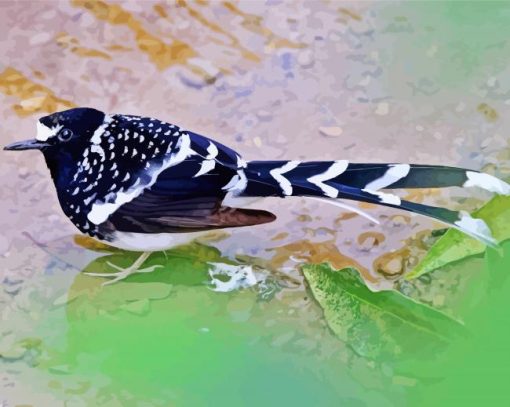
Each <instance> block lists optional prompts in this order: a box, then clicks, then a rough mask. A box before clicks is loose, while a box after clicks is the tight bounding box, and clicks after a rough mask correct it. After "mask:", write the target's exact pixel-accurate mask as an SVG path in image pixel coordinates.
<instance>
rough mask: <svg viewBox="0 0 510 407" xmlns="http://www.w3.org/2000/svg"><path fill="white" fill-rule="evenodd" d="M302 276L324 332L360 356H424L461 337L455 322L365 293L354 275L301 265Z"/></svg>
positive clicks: (387, 294) (402, 299)
mask: <svg viewBox="0 0 510 407" xmlns="http://www.w3.org/2000/svg"><path fill="white" fill-rule="evenodd" d="M303 272H304V275H305V277H306V279H307V281H308V284H309V286H310V289H311V291H312V293H313V295H314V297H315V299H316V300H317V301H318V303H319V304H320V305H321V307H322V308H323V310H324V317H325V319H326V321H327V323H328V325H329V327H330V328H331V329H332V331H333V332H334V333H335V334H336V335H337V336H338V337H339V338H340V339H341V340H342V341H344V342H346V343H347V344H349V345H350V346H351V347H352V348H353V350H354V351H356V352H357V353H358V354H360V355H362V356H365V357H370V358H373V359H381V358H384V357H386V356H395V355H402V354H403V353H407V352H409V351H411V352H413V353H414V354H416V350H420V352H419V353H420V354H421V355H425V353H424V352H423V351H424V350H425V349H427V348H428V349H430V348H431V347H435V345H438V344H439V343H444V342H448V341H450V340H451V339H453V338H457V337H459V336H462V335H463V334H464V327H463V326H462V325H461V324H460V323H459V322H457V321H455V320H453V319H452V318H450V317H448V316H447V315H445V314H443V313H442V312H439V311H437V310H435V309H433V308H430V307H428V306H426V305H424V304H420V303H417V302H415V301H414V300H412V299H410V298H408V297H406V296H404V295H403V294H401V293H399V292H396V291H381V292H372V291H370V290H369V289H368V288H367V287H366V286H365V284H364V283H363V282H362V280H361V278H360V277H359V274H358V272H357V271H356V270H355V269H352V268H345V269H342V270H333V269H332V268H331V267H330V266H329V265H327V264H320V265H305V266H304V267H303ZM407 354H409V353H407Z"/></svg>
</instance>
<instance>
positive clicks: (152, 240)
mask: <svg viewBox="0 0 510 407" xmlns="http://www.w3.org/2000/svg"><path fill="white" fill-rule="evenodd" d="M203 234H204V232H191V233H128V232H118V231H117V232H115V234H114V237H113V240H112V241H111V242H109V244H111V245H112V246H115V247H117V248H119V249H123V250H131V251H137V252H141V251H147V252H157V251H160V250H166V249H170V248H172V247H175V246H179V245H183V244H187V243H190V242H191V241H193V240H194V239H196V238H198V237H200V236H202V235H203Z"/></svg>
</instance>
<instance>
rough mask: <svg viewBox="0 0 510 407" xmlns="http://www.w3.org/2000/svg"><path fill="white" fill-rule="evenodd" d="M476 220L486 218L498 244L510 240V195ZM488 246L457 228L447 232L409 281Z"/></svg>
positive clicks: (482, 210) (491, 204)
mask: <svg viewBox="0 0 510 407" xmlns="http://www.w3.org/2000/svg"><path fill="white" fill-rule="evenodd" d="M473 216H474V217H475V218H479V219H483V220H484V221H485V222H486V223H487V225H488V226H489V227H490V229H491V231H492V235H493V236H494V238H495V239H496V240H497V241H498V242H500V243H501V242H503V241H504V240H507V239H510V196H496V197H494V198H492V199H491V200H490V201H489V202H488V203H487V204H485V205H484V206H482V207H481V208H480V209H478V210H477V211H475V212H473ZM484 250H485V245H484V244H483V243H481V242H479V241H478V240H475V239H473V238H471V237H469V236H467V235H466V234H464V233H462V232H460V231H459V230H457V229H450V230H448V232H446V233H445V234H444V235H443V236H442V237H441V238H440V239H439V240H438V241H437V242H436V243H435V244H434V246H432V248H431V249H430V251H429V252H428V253H427V255H426V256H425V258H424V259H423V260H422V261H421V263H420V264H418V266H416V267H415V268H414V269H413V270H412V271H411V272H410V273H409V274H407V275H406V276H405V278H406V279H407V280H411V279H413V278H417V277H419V276H421V275H423V274H425V273H429V272H431V271H433V270H436V269H438V268H440V267H443V266H445V265H446V264H448V263H452V262H454V261H458V260H461V259H463V258H465V257H468V256H473V255H476V254H480V253H483V252H484Z"/></svg>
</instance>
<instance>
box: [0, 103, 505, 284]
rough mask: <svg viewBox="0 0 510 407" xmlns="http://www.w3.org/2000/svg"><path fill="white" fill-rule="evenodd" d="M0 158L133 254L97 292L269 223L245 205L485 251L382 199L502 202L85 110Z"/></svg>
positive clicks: (455, 179) (443, 173)
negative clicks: (337, 217) (396, 219)
mask: <svg viewBox="0 0 510 407" xmlns="http://www.w3.org/2000/svg"><path fill="white" fill-rule="evenodd" d="M4 150H10V151H21V150H39V151H41V152H42V153H43V155H44V159H45V161H46V164H47V167H48V168H49V171H50V174H51V177H52V179H53V183H54V185H55V189H56V192H57V197H58V201H59V203H60V206H61V208H62V210H63V212H64V214H65V215H66V216H67V217H68V218H69V219H70V220H71V221H72V222H73V223H74V225H75V226H76V227H77V228H78V229H79V230H80V231H81V232H82V233H84V234H87V235H89V236H91V237H92V238H95V239H97V240H99V241H102V242H105V243H107V244H109V245H111V246H114V247H117V248H120V249H123V250H128V251H136V252H141V253H142V254H141V255H140V257H139V258H138V259H137V260H136V261H135V262H134V263H133V264H132V265H131V266H129V267H127V268H121V267H119V266H117V265H114V264H111V263H110V265H111V266H112V267H113V268H115V269H116V270H117V272H112V273H89V274H90V275H93V276H103V277H110V278H111V280H108V281H107V282H106V283H105V284H111V283H113V282H116V281H119V280H122V279H124V278H126V277H128V276H130V275H132V274H134V273H137V272H139V273H140V272H141V273H143V272H151V271H154V270H156V269H157V268H158V267H159V266H150V267H145V268H143V267H142V266H143V264H144V262H145V261H146V260H147V258H148V257H149V256H150V254H151V253H152V252H154V251H161V250H166V249H169V248H171V247H174V246H177V245H180V244H183V243H186V242H189V241H190V240H192V239H194V238H196V237H197V236H199V235H200V234H201V233H204V231H209V230H212V229H222V228H234V227H245V226H254V225H260V224H264V223H268V222H272V221H274V220H275V219H276V216H275V215H274V214H273V213H271V212H269V211H266V210H262V209H249V208H243V207H242V206H246V202H247V201H249V200H250V199H260V198H264V197H270V196H272V197H281V198H288V197H293V196H304V197H310V198H312V199H319V200H325V201H328V202H330V203H333V204H335V205H338V206H340V207H344V208H348V209H351V210H353V211H355V212H357V213H359V214H361V215H364V216H366V217H368V218H369V219H370V220H372V221H374V222H377V221H376V220H375V219H374V218H372V217H371V216H370V215H368V214H364V213H363V212H361V211H360V209H358V208H356V207H353V206H350V205H348V204H346V203H344V200H351V201H352V200H353V201H359V202H368V203H371V204H377V205H382V206H386V207H391V208H397V209H401V210H404V211H408V212H412V213H416V214H419V215H424V216H427V217H430V218H433V219H436V220H438V221H440V222H442V223H444V224H446V225H447V226H449V227H453V228H456V229H459V230H461V231H462V232H464V233H466V234H467V235H469V236H472V237H474V238H475V239H478V240H479V241H482V242H483V243H485V244H486V245H488V246H496V245H497V242H496V240H495V239H494V237H493V236H492V234H491V231H490V229H489V227H488V226H487V224H486V223H485V222H484V221H483V220H482V219H478V218H474V217H471V216H470V215H469V214H468V213H467V212H465V211H454V210H450V209H447V208H443V207H434V206H429V205H425V204H420V203H415V202H411V201H407V200H404V199H402V198H400V197H399V196H398V195H396V194H395V193H392V192H391V191H389V192H388V190H392V189H398V188H442V187H452V186H457V187H466V188H467V187H479V188H482V189H485V190H487V191H489V192H492V193H496V194H501V195H510V185H509V184H508V183H506V182H504V181H503V180H501V179H499V178H497V177H495V176H493V175H490V174H486V173H482V172H478V171H475V170H468V169H464V168H458V167H450V166H440V165H422V164H405V163H381V164H377V163H376V164H373V163H353V162H350V161H348V160H346V159H339V160H331V161H299V160H259V161H245V160H244V159H243V158H242V157H241V155H240V154H238V153H237V152H236V151H234V150H233V149H231V148H229V147H227V146H225V145H223V144H221V143H219V142H217V141H214V140H213V139H211V138H208V137H205V136H203V135H200V134H198V133H194V132H192V131H189V130H186V129H184V128H182V127H180V126H178V125H175V124H171V123H168V122H165V121H162V120H158V119H155V118H151V117H145V116H136V115H128V114H108V113H104V112H102V111H100V110H97V109H94V108H90V107H78V108H73V109H69V110H65V111H60V112H55V113H52V114H49V115H47V116H44V117H42V118H40V119H39V120H38V121H37V123H36V137H35V139H30V140H25V141H19V142H15V143H12V144H9V145H7V146H5V147H4ZM340 200H342V201H340ZM238 206H239V207H238Z"/></svg>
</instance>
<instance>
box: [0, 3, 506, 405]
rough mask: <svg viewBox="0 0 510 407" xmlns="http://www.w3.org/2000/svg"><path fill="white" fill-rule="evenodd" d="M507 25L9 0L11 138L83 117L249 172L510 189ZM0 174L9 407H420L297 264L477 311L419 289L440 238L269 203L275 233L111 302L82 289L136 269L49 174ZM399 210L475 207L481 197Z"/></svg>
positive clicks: (404, 11)
mask: <svg viewBox="0 0 510 407" xmlns="http://www.w3.org/2000/svg"><path fill="white" fill-rule="evenodd" d="M509 19H510V6H509V5H508V3H505V2H501V3H491V2H369V1H366V2H340V1H327V0H316V1H294V2H290V1H288V2H285V1H277V0H267V1H262V0H261V1H255V0H251V1H250V0H241V1H203V0H196V1H191V0H190V1H184V0H182V1H168V2H161V1H156V2H153V1H123V2H116V1H105V2H103V1H81V0H73V1H6V0H2V1H0V20H1V24H0V33H1V36H0V38H1V40H0V53H1V55H2V58H1V60H0V114H1V116H2V131H1V134H0V141H1V144H2V145H5V144H7V143H10V142H12V141H15V140H19V139H25V138H31V137H34V135H35V122H36V120H37V119H38V118H39V117H41V116H44V115H46V114H48V113H52V112H55V111H59V110H64V109H68V108H70V107H74V106H89V107H94V108H97V109H100V110H103V111H106V112H111V113H125V114H136V115H147V116H152V117H155V118H158V119H161V120H165V121H168V122H171V123H175V124H178V125H180V126H183V127H185V128H188V129H190V130H192V131H195V132H198V133H201V134H203V135H206V136H208V137H211V138H214V139H215V140H218V141H220V142H222V143H224V144H226V145H228V146H230V147H232V148H233V149H235V150H237V151H238V152H239V153H241V154H242V155H243V158H245V159H246V160H262V159H300V160H305V159H306V160H320V159H326V160H327V159H348V160H350V161H353V162H405V163H407V162H410V163H423V164H442V165H452V166H462V167H467V168H471V169H475V170H483V171H485V172H488V173H490V174H493V175H496V176H499V177H501V178H508V176H509V174H510V143H509V137H508V130H509V127H510V122H509V119H508V118H507V115H506V112H507V111H508V109H509V108H510V68H509V65H508V58H507V55H508V54H509V52H510V42H509V40H508V38H510V36H509V34H510V32H509V31H510V28H509V25H508V21H510V20H509ZM0 177H1V183H0V197H1V199H0V211H1V212H0V227H1V230H2V233H1V234H0V317H1V319H2V322H1V323H0V406H2V407H3V406H11V405H12V406H14V405H34V406H50V405H51V406H60V405H62V406H73V407H74V406H81V405H91V406H96V405H97V406H103V405H104V406H117V405H120V406H123V405H127V406H131V405H134V406H152V405H162V406H167V405H217V404H220V403H221V404H226V405H243V404H244V405H260V404H261V403H266V404H268V403H269V404H270V405H278V404H283V403H293V404H295V405H311V404H313V405H338V404H341V405H356V406H358V405H360V406H361V405H365V404H366V405H408V404H407V403H408V402H409V397H410V396H409V389H413V388H415V387H417V386H419V384H420V383H421V382H420V378H417V377H414V376H413V375H409V374H407V373H406V374H404V373H401V372H397V370H398V369H396V368H395V367H394V365H393V364H392V363H393V362H394V359H393V358H389V359H385V360H384V362H381V361H379V362H377V363H376V362H374V361H373V359H372V358H370V357H367V354H366V353H364V351H363V349H364V347H363V337H362V335H361V336H356V335H355V334H353V335H352V336H353V337H354V336H355V337H356V343H353V342H352V341H350V339H347V340H345V338H344V340H343V341H341V340H339V339H338V337H337V336H338V332H336V334H337V335H336V336H335V335H334V334H333V333H332V332H331V329H330V328H331V323H328V321H326V320H325V319H324V318H323V310H322V309H321V307H320V306H319V305H318V304H317V302H316V301H315V300H314V299H313V296H311V295H310V291H309V287H308V286H307V284H306V283H305V281H304V277H303V273H302V272H301V270H300V266H301V265H303V264H308V263H314V264H316V263H321V262H329V263H330V264H331V266H332V267H333V268H334V269H342V268H345V267H353V268H355V269H356V270H358V271H359V274H360V275H361V277H362V279H363V281H364V283H365V284H366V285H367V286H368V287H369V288H370V290H371V291H381V290H390V289H395V290H399V291H400V292H404V293H406V294H408V295H410V296H411V297H413V298H416V299H420V300H421V301H423V302H424V303H426V304H427V305H430V306H433V307H435V308H437V309H439V310H441V311H442V312H443V311H444V312H445V313H447V314H448V315H451V316H453V317H455V318H461V315H460V314H461V313H460V311H458V309H456V308H455V306H456V305H458V304H459V303H463V304H464V303H466V302H468V303H470V304H471V305H469V306H466V307H468V308H469V309H472V308H473V307H474V305H473V304H472V301H471V300H469V301H468V300H465V299H463V298H464V297H461V296H459V295H460V294H459V293H456V289H458V288H459V287H464V285H463V283H461V282H460V280H461V279H462V278H464V277H466V276H467V277H469V276H478V275H479V272H480V270H481V269H483V267H484V266H483V264H482V261H481V260H479V259H478V260H476V261H475V262H474V263H473V262H472V263H470V264H469V265H464V266H463V267H462V268H461V269H458V270H457V271H452V272H451V273H450V274H447V273H443V274H441V271H440V273H439V274H437V273H435V274H434V275H433V276H432V280H434V278H435V279H436V280H439V281H441V284H440V285H438V286H433V287H431V286H430V280H431V278H430V277H429V276H427V277H428V280H427V279H423V280H422V281H420V282H418V283H415V285H413V286H412V287H411V286H405V285H402V284H401V283H402V276H404V275H405V274H406V273H407V272H409V271H410V270H411V269H412V268H413V267H414V266H416V265H417V264H418V263H419V262H420V260H421V259H422V258H423V256H424V255H425V253H426V252H427V250H428V249H429V248H430V247H431V245H432V243H433V242H434V240H435V239H436V238H437V237H434V233H432V230H435V229H440V228H441V227H442V226H441V225H440V224H437V223H435V222H432V221H430V220H428V219H425V218H421V217H415V216H410V215H409V214H408V213H404V212H401V211H398V210H392V209H388V208H378V207H374V206H371V205H359V206H360V208H361V209H363V210H365V211H367V212H368V213H369V214H371V215H372V216H374V217H376V218H377V219H378V220H379V221H380V225H376V224H374V223H370V222H369V221H368V220H366V219H365V218H362V217H360V216H357V215H355V214H352V213H348V212H346V211H343V210H340V209H339V208H337V207H334V206H331V205H326V204H322V203H319V202H317V201H312V200H306V199H301V198H293V199H286V200H281V199H278V198H274V199H267V200H265V201H263V202H258V203H257V207H260V208H263V209H268V210H270V211H273V212H274V213H276V214H277V215H278V220H277V221H276V222H274V223H272V224H268V225H262V226H257V227H252V228H249V229H246V230H243V229H239V230H235V231H228V230H227V231H225V232H221V233H214V234H211V235H210V236H208V238H207V239H206V241H201V242H198V243H195V244H192V245H189V246H186V247H184V248H181V249H179V250H177V251H176V252H172V253H168V254H167V255H166V257H165V256H163V254H161V255H157V256H159V257H157V258H155V259H154V260H153V261H155V262H157V261H160V262H167V263H165V264H166V265H167V266H168V267H167V270H165V272H162V273H159V274H158V275H155V276H143V278H141V277H140V278H139V277H138V276H137V277H135V278H133V280H130V281H128V282H123V283H119V284H118V285H115V286H111V287H108V288H103V287H101V282H102V281H103V280H102V279H99V278H91V277H86V276H84V275H82V274H81V273H80V272H81V271H83V270H84V269H89V270H90V269H94V270H100V271H103V269H104V267H105V265H104V257H105V256H106V257H108V258H109V259H111V258H112V256H113V258H116V257H115V256H117V257H118V259H122V258H126V257H129V254H121V253H118V252H115V251H112V250H110V249H109V248H107V247H103V246H101V245H97V244H95V243H93V242H91V241H89V240H87V239H85V238H82V237H76V236H75V234H76V233H77V231H76V230H75V229H74V226H73V225H72V224H71V223H70V222H69V221H68V220H67V219H66V218H65V216H64V215H63V214H62V213H61V210H60V208H59V205H58V202H57V199H56V195H55V192H54V187H53V183H52V181H51V179H50V176H49V172H48V171H47V169H46V166H45V163H44V160H43V158H42V156H39V155H38V153H36V152H29V153H25V154H11V153H7V152H2V153H1V158H0ZM401 196H403V197H407V198H408V199H410V200H413V201H415V202H423V203H428V204H434V205H441V206H448V207H449V208H451V209H464V210H469V211H472V210H474V209H476V208H479V207H480V206H481V205H482V204H483V203H484V202H486V201H487V200H488V198H489V195H486V194H483V193H481V192H480V191H468V193H466V192H465V191H463V190H460V189H458V190H457V189H455V190H452V191H439V190H432V189H428V190H419V191H401ZM431 233H432V234H431ZM438 234H439V232H438ZM498 264H499V263H498ZM239 275H241V276H242V278H239ZM236 276H237V277H236ZM467 277H466V278H467ZM476 278H478V277H476ZM406 290H407V291H406ZM468 291H469V290H468ZM454 292H455V293H456V294H452V293H454ZM484 293H485V292H484ZM450 294H451V295H450ZM344 317H346V316H345V315H344ZM333 330H334V329H333ZM340 336H341V335H340ZM349 338H351V336H349ZM365 350H366V349H365ZM2 403H3V404H2Z"/></svg>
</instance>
